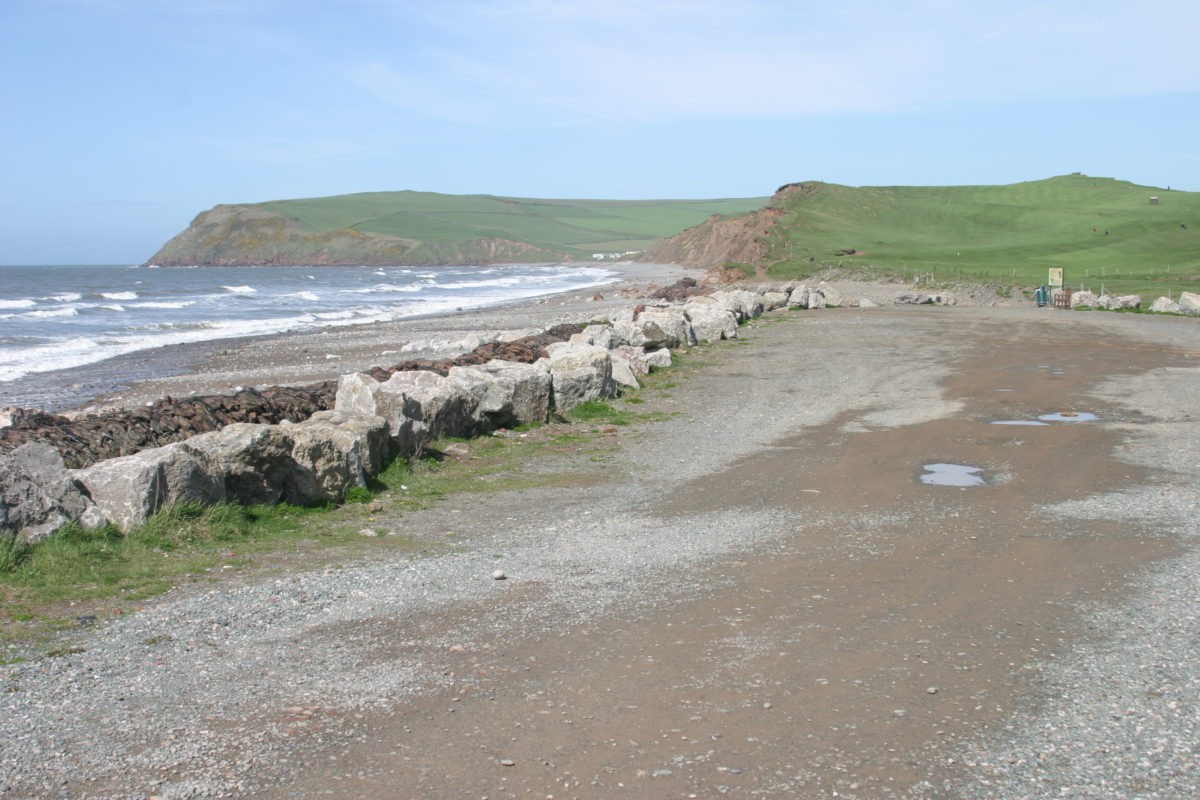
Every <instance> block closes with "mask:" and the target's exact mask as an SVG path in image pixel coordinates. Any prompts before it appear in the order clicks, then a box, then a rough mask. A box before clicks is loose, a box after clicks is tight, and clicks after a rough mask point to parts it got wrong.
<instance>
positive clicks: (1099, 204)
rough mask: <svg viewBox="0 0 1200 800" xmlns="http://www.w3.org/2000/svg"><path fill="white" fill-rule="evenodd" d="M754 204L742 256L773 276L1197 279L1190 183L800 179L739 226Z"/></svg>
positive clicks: (1137, 284)
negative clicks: (1055, 273)
mask: <svg viewBox="0 0 1200 800" xmlns="http://www.w3.org/2000/svg"><path fill="white" fill-rule="evenodd" d="M1152 196H1156V197H1157V198H1158V202H1157V205H1151V203H1150V198H1151V197H1152ZM764 214H767V215H772V216H773V220H772V222H771V224H769V225H768V226H766V227H765V230H764V232H763V233H762V234H760V235H759V236H757V237H756V243H757V245H758V251H757V256H758V258H757V260H758V263H757V264H754V265H753V266H757V267H759V268H765V269H766V270H767V272H768V273H769V274H770V275H771V276H774V277H780V278H784V277H787V278H790V277H796V276H802V275H807V274H811V273H814V272H817V271H820V270H821V269H825V268H828V267H842V268H847V269H850V270H863V271H866V272H870V273H879V274H902V275H907V276H909V277H910V278H911V277H912V276H913V275H922V274H925V275H931V276H933V279H934V280H938V281H953V280H959V279H970V280H988V281H1000V282H1011V283H1015V284H1018V285H1023V286H1036V285H1038V284H1042V283H1045V282H1046V276H1047V268H1049V267H1064V268H1065V270H1066V279H1067V283H1068V285H1070V286H1071V287H1073V288H1079V287H1081V286H1086V287H1087V288H1092V289H1097V290H1098V289H1100V288H1101V285H1103V286H1104V288H1105V289H1107V290H1108V291H1110V292H1115V293H1135V292H1136V293H1142V294H1154V295H1158V294H1165V293H1166V292H1167V291H1168V290H1172V291H1175V292H1176V293H1177V292H1178V290H1179V289H1186V290H1189V291H1196V290H1197V288H1198V287H1200V193H1196V192H1181V191H1168V190H1166V189H1162V188H1155V187H1150V186H1138V185H1136V184H1132V183H1128V182H1125V181H1117V180H1112V179H1109V178H1090V177H1087V176H1084V175H1079V174H1074V175H1063V176H1059V177H1055V178H1050V179H1047V180H1040V181H1029V182H1026V183H1017V184H1011V185H1007V186H884V187H860V188H853V187H848V186H838V185H833V184H824V183H800V184H790V185H788V186H785V187H782V188H781V189H780V191H779V192H778V193H777V194H776V196H775V197H774V198H772V200H771V202H770V203H769V204H768V208H767V209H764V210H763V211H761V212H756V213H754V214H751V215H749V216H747V217H746V224H747V226H750V225H751V224H753V223H754V222H755V221H756V220H758V221H760V225H759V226H760V228H761V227H762V225H761V219H762V218H763V215H764ZM1185 225H1186V229H1185V228H1184V227H1182V226H1185ZM726 235H728V234H727V233H726Z"/></svg>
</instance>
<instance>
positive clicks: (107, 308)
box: [100, 303, 125, 311]
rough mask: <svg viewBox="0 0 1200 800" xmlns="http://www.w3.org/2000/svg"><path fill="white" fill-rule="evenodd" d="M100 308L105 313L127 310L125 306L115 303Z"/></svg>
mask: <svg viewBox="0 0 1200 800" xmlns="http://www.w3.org/2000/svg"><path fill="white" fill-rule="evenodd" d="M100 308H103V309H104V310H105V311H124V310H125V306H123V305H121V304H119V303H113V304H112V305H110V306H100Z"/></svg>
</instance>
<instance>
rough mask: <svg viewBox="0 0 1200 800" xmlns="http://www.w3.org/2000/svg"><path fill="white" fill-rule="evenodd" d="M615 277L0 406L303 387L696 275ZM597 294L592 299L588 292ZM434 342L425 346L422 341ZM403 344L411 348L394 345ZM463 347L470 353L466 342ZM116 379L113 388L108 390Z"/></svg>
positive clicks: (297, 337) (619, 303)
mask: <svg viewBox="0 0 1200 800" xmlns="http://www.w3.org/2000/svg"><path fill="white" fill-rule="evenodd" d="M602 266H603V267H604V268H605V269H609V270H612V271H614V272H618V273H620V277H619V278H618V279H617V281H616V282H615V283H613V284H610V285H608V286H602V287H600V288H598V289H586V290H580V291H575V292H565V293H562V294H554V295H547V296H544V297H540V298H535V299H533V300H528V301H523V302H519V303H512V304H506V305H500V306H491V307H487V308H480V309H473V310H467V311H461V312H455V313H450V314H445V315H434V316H425V317H414V318H411V319H404V320H398V321H395V322H384V323H375V324H368V325H357V326H348V327H330V328H326V329H324V330H319V331H309V332H304V333H285V334H276V335H271V336H252V337H242V338H238V339H222V340H217V341H209V342H199V343H195V344H186V345H174V346H168V347H160V348H157V349H153V350H142V351H139V352H136V353H130V354H128V355H123V356H118V357H116V358H111V359H108V360H106V361H102V362H98V363H96V364H89V365H87V366H83V367H76V368H72V369H65V370H58V371H55V372H46V373H39V374H34V375H30V376H27V377H25V378H22V379H20V380H17V381H11V382H9V383H8V384H5V385H3V386H0V405H15V406H21V407H25V408H47V409H49V410H53V411H56V412H63V411H68V410H74V411H75V412H76V413H88V412H89V411H93V410H97V409H101V408H108V407H113V406H121V407H127V406H134V405H140V404H142V403H146V402H150V401H153V400H157V399H159V398H161V397H165V396H168V395H170V396H173V397H184V396H187V395H192V394H208V393H217V392H225V391H231V390H232V389H233V387H236V386H250V387H264V386H272V385H302V384H306V383H313V382H316V381H324V380H331V379H336V378H337V377H338V376H339V375H343V374H346V373H349V372H357V371H361V370H365V369H369V368H371V367H374V366H388V365H390V364H394V363H397V362H399V361H404V360H406V359H409V358H418V357H427V356H430V355H435V356H436V355H437V353H438V350H439V348H440V349H441V350H452V349H454V347H455V345H456V344H457V343H459V342H462V341H464V340H466V339H468V337H472V336H478V337H489V338H490V337H493V336H495V335H496V334H499V333H504V332H516V331H524V330H530V329H533V328H538V329H541V328H546V327H549V326H551V325H556V324H559V323H563V322H582V321H586V320H588V319H592V318H598V319H602V318H605V317H606V316H607V315H608V314H611V313H613V312H614V311H616V310H618V309H621V308H627V307H629V306H630V304H631V298H635V297H642V296H644V295H645V294H646V293H647V292H649V291H652V290H653V289H655V288H658V287H661V286H665V285H667V284H670V283H673V282H674V281H676V280H678V279H679V278H680V277H683V276H685V275H690V276H692V277H696V278H699V277H701V275H702V273H701V272H699V271H696V270H686V269H684V268H682V267H679V266H677V265H674V264H642V263H634V262H611V263H610V262H605V263H604V264H603V265H602ZM597 294H599V295H601V296H602V297H603V298H604V299H602V300H593V299H592V298H593V297H594V296H595V295H597ZM425 344H428V345H432V346H433V349H432V350H431V349H429V348H425V347H422V345H425ZM405 345H409V347H410V349H408V350H404V351H402V348H404V347H405ZM462 349H466V350H469V349H471V348H470V347H464V348H462ZM114 386H119V387H120V388H116V389H114V388H113V387H114Z"/></svg>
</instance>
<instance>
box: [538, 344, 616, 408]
mask: <svg viewBox="0 0 1200 800" xmlns="http://www.w3.org/2000/svg"><path fill="white" fill-rule="evenodd" d="M546 350H547V352H548V353H549V354H550V357H549V359H548V364H549V367H550V378H551V381H552V383H553V386H554V407H555V408H556V409H557V410H559V411H567V410H570V409H572V408H574V407H575V406H577V405H580V404H581V403H586V402H588V401H589V400H596V399H599V398H605V397H616V395H617V384H616V382H615V381H613V376H612V355H611V354H610V352H609V351H608V350H606V349H605V348H603V347H596V346H595V345H586V344H576V343H572V342H557V343H555V344H552V345H550V346H548V347H547V348H546Z"/></svg>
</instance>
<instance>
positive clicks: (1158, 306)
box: [1150, 297, 1180, 314]
mask: <svg viewBox="0 0 1200 800" xmlns="http://www.w3.org/2000/svg"><path fill="white" fill-rule="evenodd" d="M1150 310H1151V311H1154V312H1156V313H1158V314H1178V313H1180V310H1179V303H1176V302H1175V301H1174V300H1171V299H1169V298H1166V297H1160V298H1158V299H1157V300H1155V301H1154V302H1153V303H1151V304H1150Z"/></svg>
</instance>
